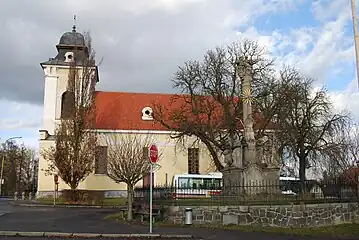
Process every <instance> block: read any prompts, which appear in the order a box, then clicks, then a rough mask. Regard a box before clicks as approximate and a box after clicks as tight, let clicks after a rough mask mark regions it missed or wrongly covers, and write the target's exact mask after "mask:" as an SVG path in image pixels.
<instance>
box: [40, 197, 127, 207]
mask: <svg viewBox="0 0 359 240" xmlns="http://www.w3.org/2000/svg"><path fill="white" fill-rule="evenodd" d="M36 201H37V202H39V203H42V204H53V202H54V199H53V198H52V197H46V198H39V199H36ZM126 201H127V198H105V199H104V201H103V204H101V205H102V206H124V205H126ZM56 204H59V205H66V204H68V205H70V204H74V203H70V202H66V201H65V200H64V199H63V198H61V197H60V198H58V199H56Z"/></svg>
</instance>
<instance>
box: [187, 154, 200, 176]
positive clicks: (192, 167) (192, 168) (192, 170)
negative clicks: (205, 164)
mask: <svg viewBox="0 0 359 240" xmlns="http://www.w3.org/2000/svg"><path fill="white" fill-rule="evenodd" d="M187 157H188V174H199V148H188V156H187Z"/></svg>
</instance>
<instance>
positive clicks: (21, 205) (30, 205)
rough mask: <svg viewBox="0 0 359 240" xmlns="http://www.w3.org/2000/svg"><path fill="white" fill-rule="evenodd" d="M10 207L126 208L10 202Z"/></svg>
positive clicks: (117, 207)
mask: <svg viewBox="0 0 359 240" xmlns="http://www.w3.org/2000/svg"><path fill="white" fill-rule="evenodd" d="M9 204H10V205H13V206H19V207H52V208H102V209H119V208H123V207H124V206H98V205H66V204H57V205H55V206H54V205H53V204H41V203H40V204H31V203H14V202H9Z"/></svg>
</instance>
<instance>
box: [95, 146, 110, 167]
mask: <svg viewBox="0 0 359 240" xmlns="http://www.w3.org/2000/svg"><path fill="white" fill-rule="evenodd" d="M107 156H108V155H107V146H97V147H96V155H95V174H107Z"/></svg>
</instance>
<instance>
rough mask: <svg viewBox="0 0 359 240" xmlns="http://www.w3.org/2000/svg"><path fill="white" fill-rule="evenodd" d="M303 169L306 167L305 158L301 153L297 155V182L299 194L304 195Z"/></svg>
mask: <svg viewBox="0 0 359 240" xmlns="http://www.w3.org/2000/svg"><path fill="white" fill-rule="evenodd" d="M305 167H306V157H305V154H304V152H301V153H300V155H299V180H300V193H301V194H304V193H305Z"/></svg>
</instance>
